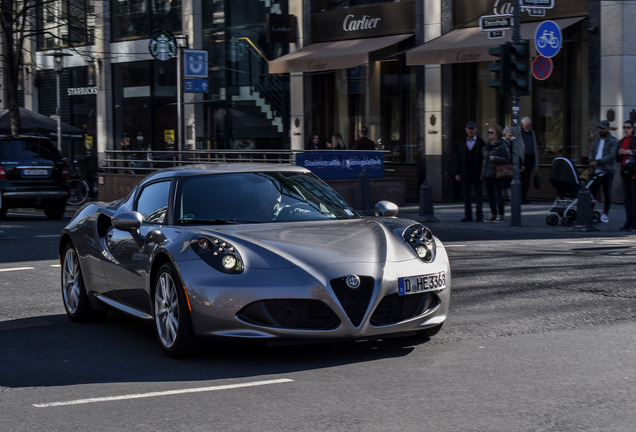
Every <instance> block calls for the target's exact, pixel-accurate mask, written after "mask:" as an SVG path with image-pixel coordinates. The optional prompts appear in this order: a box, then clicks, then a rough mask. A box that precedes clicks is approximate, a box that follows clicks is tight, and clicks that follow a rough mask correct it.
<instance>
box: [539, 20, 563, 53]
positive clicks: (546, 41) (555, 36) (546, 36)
mask: <svg viewBox="0 0 636 432" xmlns="http://www.w3.org/2000/svg"><path fill="white" fill-rule="evenodd" d="M562 42H563V36H562V35H561V29H560V28H559V26H558V25H557V24H556V23H555V22H554V21H543V22H542V23H541V24H539V26H538V27H537V30H536V31H535V32H534V45H535V46H536V48H537V52H538V53H539V55H542V56H543V57H547V58H551V57H554V56H555V55H557V53H558V52H559V50H560V49H561V44H562Z"/></svg>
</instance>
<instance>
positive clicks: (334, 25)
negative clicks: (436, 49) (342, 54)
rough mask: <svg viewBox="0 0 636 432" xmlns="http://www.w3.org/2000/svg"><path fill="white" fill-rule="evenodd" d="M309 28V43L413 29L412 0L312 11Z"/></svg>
mask: <svg viewBox="0 0 636 432" xmlns="http://www.w3.org/2000/svg"><path fill="white" fill-rule="evenodd" d="M420 1H421V0H420ZM311 29H312V35H311V36H312V37H311V39H312V40H311V41H312V43H316V42H327V41H334V40H345V39H361V38H367V37H379V36H389V35H394V34H404V33H414V32H415V0H402V1H399V2H384V3H374V4H369V5H361V6H352V7H350V8H337V9H332V10H328V11H326V12H317V13H313V14H311Z"/></svg>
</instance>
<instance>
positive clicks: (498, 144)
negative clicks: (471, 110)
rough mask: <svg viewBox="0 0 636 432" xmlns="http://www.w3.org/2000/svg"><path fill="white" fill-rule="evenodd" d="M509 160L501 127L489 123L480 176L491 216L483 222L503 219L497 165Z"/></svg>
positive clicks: (495, 221)
mask: <svg viewBox="0 0 636 432" xmlns="http://www.w3.org/2000/svg"><path fill="white" fill-rule="evenodd" d="M510 161H511V157H510V151H509V150H508V145H507V144H506V143H505V142H504V140H503V139H502V131H501V127H500V126H499V125H496V124H493V125H490V127H489V128H488V143H487V145H486V146H485V147H484V157H483V168H482V176H483V178H484V182H485V183H486V191H487V192H488V204H489V205H490V212H491V216H490V217H489V218H488V219H486V220H485V221H484V222H494V223H500V222H503V221H504V200H503V182H504V179H503V178H502V177H497V166H499V165H507V164H509V163H510Z"/></svg>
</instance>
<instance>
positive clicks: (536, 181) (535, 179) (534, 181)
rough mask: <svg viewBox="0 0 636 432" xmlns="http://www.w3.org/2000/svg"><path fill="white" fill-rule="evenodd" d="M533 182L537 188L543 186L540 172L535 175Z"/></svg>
mask: <svg viewBox="0 0 636 432" xmlns="http://www.w3.org/2000/svg"><path fill="white" fill-rule="evenodd" d="M532 183H533V184H534V188H535V189H539V188H540V187H541V179H540V178H539V174H535V175H534V178H533V179H532Z"/></svg>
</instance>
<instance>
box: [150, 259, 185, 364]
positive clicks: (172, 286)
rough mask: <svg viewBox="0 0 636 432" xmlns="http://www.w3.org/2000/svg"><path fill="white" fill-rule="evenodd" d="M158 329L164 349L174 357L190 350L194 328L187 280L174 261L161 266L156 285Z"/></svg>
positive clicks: (156, 329)
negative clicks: (184, 286) (184, 279)
mask: <svg viewBox="0 0 636 432" xmlns="http://www.w3.org/2000/svg"><path fill="white" fill-rule="evenodd" d="M153 305H154V309H153V312H154V318H155V319H154V321H155V333H156V335H157V339H158V340H159V343H160V344H161V348H162V349H163V351H164V352H165V353H166V354H167V355H169V356H170V357H184V356H187V355H188V354H190V352H191V350H192V346H193V344H194V339H195V338H194V331H193V329H192V321H191V320H190V311H189V309H188V301H187V298H186V293H185V291H184V289H183V284H182V283H181V280H180V278H179V275H178V274H177V272H176V270H175V268H174V267H173V266H172V264H169V263H166V264H164V265H162V266H161V268H160V269H159V272H158V273H157V277H156V279H155V287H154V302H153Z"/></svg>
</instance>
